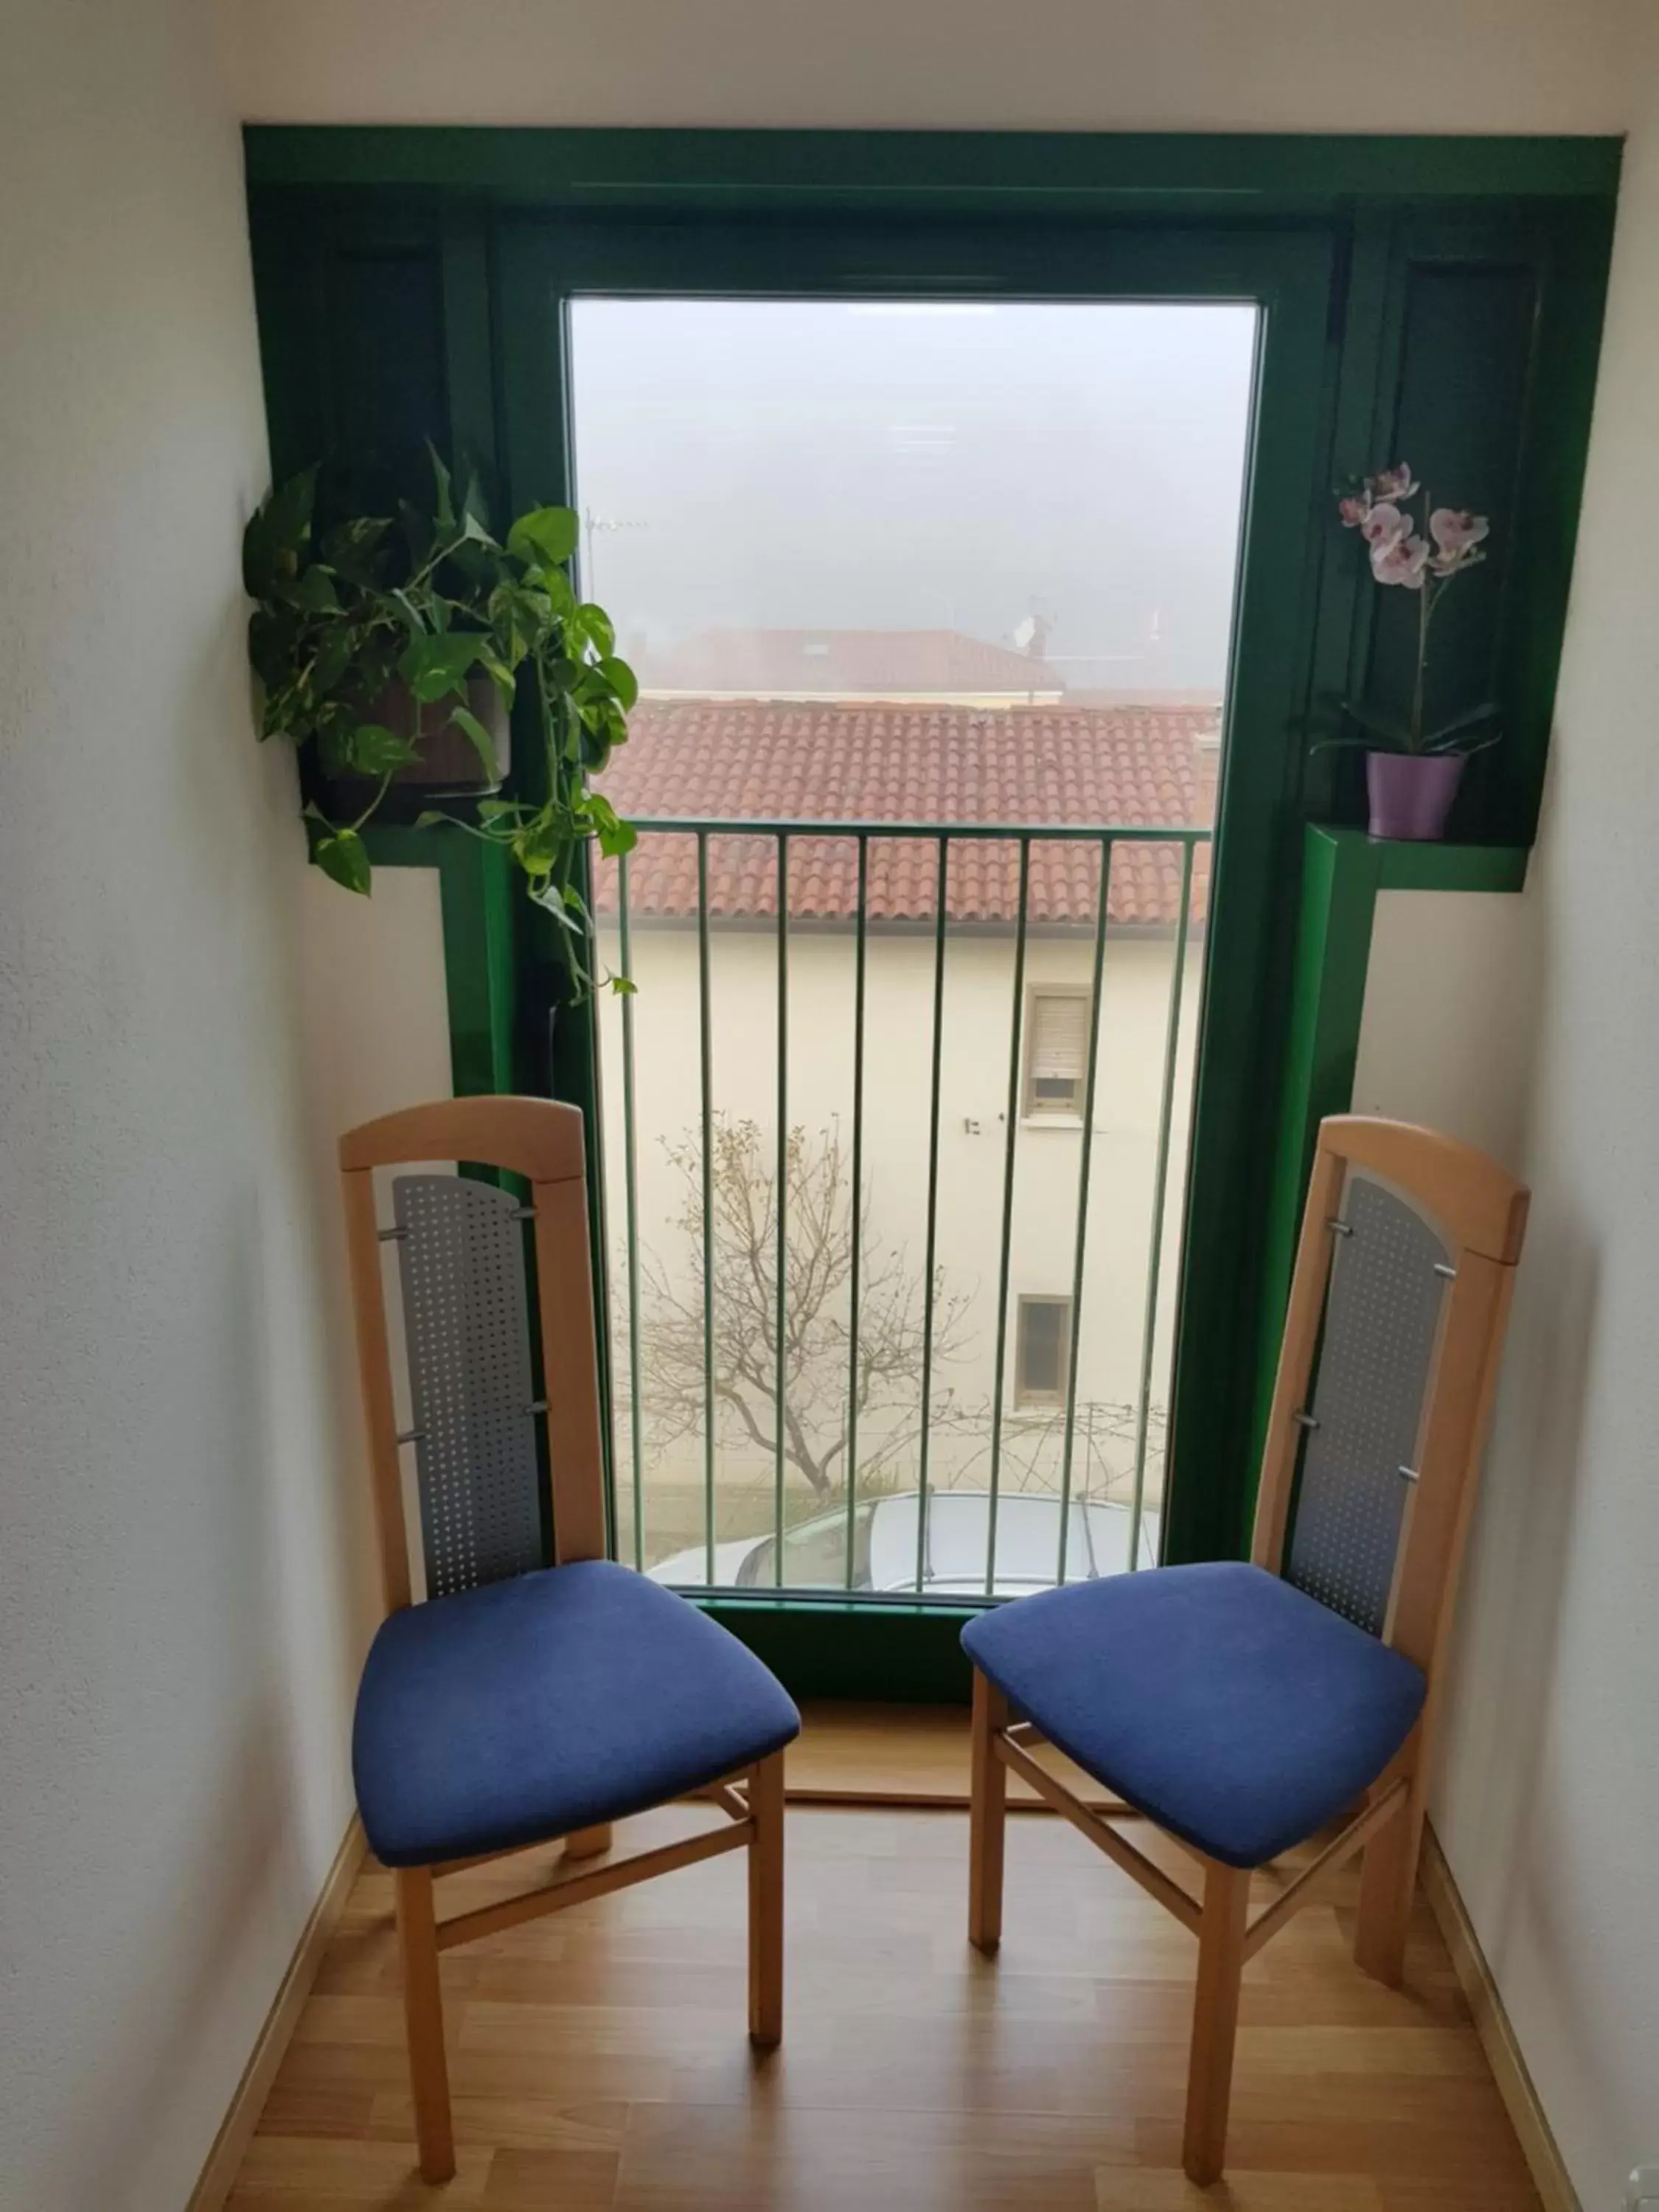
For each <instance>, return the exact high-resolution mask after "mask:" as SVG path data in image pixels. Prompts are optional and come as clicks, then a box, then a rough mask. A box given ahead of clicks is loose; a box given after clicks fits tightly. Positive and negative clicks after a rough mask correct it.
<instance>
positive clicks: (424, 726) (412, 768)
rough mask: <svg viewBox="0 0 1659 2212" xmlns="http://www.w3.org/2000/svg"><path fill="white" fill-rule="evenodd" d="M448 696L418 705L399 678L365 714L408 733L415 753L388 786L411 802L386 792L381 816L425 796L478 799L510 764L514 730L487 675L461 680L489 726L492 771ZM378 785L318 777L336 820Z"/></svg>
mask: <svg viewBox="0 0 1659 2212" xmlns="http://www.w3.org/2000/svg"><path fill="white" fill-rule="evenodd" d="M454 703H455V702H454V701H453V699H438V700H435V701H434V702H432V703H431V704H430V705H429V706H422V705H421V704H420V703H419V702H417V701H416V699H415V698H414V697H413V696H412V695H411V694H410V690H409V687H408V685H407V684H404V683H402V682H401V681H400V682H398V683H396V684H392V686H391V688H390V689H389V690H386V692H384V693H383V694H382V695H381V696H380V698H378V699H377V700H376V701H375V702H374V705H373V706H372V707H371V708H369V710H368V713H367V714H365V715H364V717H363V720H365V721H366V722H380V723H383V724H384V725H385V726H386V728H387V729H389V730H396V731H398V733H399V734H400V735H402V736H404V737H408V738H411V739H412V740H413V742H414V744H416V747H417V748H418V749H419V751H420V756H421V757H420V758H419V760H416V761H410V763H409V765H408V767H407V768H400V769H398V772H397V774H396V775H394V776H393V777H392V793H396V792H400V791H401V792H404V793H407V794H408V798H409V802H410V804H406V805H404V806H403V807H398V806H397V805H395V802H393V801H392V797H391V793H388V794H387V799H388V804H387V807H386V813H385V817H384V818H385V819H386V820H387V821H393V820H398V819H404V820H407V819H410V818H411V817H412V814H413V813H414V812H415V811H418V806H417V805H414V804H413V802H416V801H418V802H419V803H420V804H421V805H423V804H424V803H425V801H426V800H427V799H483V798H486V797H488V795H489V793H491V792H493V791H499V790H500V789H501V783H502V781H503V779H504V778H505V777H506V775H507V769H509V768H510V767H511V765H512V744H513V733H512V726H511V724H510V722H509V720H508V717H507V709H506V708H504V707H503V706H502V704H501V694H500V693H499V692H498V691H497V690H496V689H495V685H494V684H492V683H491V682H490V680H489V678H488V677H487V676H483V675H479V674H476V673H475V674H474V675H471V676H469V677H468V678H467V682H466V704H467V705H468V707H469V708H471V711H472V712H473V713H474V714H476V715H477V718H478V720H480V721H481V722H482V723H483V726H484V727H485V729H486V730H488V731H489V741H490V744H491V745H492V746H493V747H494V749H495V767H496V770H497V773H496V774H495V775H493V776H491V775H488V774H487V773H486V771H485V769H484V764H483V762H482V761H481V760H480V759H479V757H478V749H477V746H476V745H475V744H473V742H472V740H471V738H469V737H468V736H467V735H466V733H465V731H462V730H458V729H457V728H456V727H455V726H454V724H453V722H452V721H451V720H450V719H449V715H450V709H451V708H452V707H453V705H454ZM379 788H380V786H379V783H378V782H377V781H376V780H375V779H374V778H373V777H370V776H362V775H336V776H325V777H323V778H321V779H320V793H319V795H320V797H321V799H322V801H323V806H324V811H325V812H326V813H328V814H329V815H331V817H333V818H334V819H335V820H337V821H338V820H341V819H348V820H349V818H350V817H352V816H354V815H356V814H361V813H362V810H363V809H364V807H365V806H367V805H368V803H369V801H370V799H373V798H374V793H375V792H376V791H377V790H378V789H379Z"/></svg>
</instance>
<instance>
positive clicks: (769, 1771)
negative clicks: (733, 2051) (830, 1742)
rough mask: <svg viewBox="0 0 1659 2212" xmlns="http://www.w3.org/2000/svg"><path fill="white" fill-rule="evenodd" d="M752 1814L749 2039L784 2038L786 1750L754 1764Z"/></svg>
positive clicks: (763, 2044)
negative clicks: (784, 1796) (784, 1816)
mask: <svg viewBox="0 0 1659 2212" xmlns="http://www.w3.org/2000/svg"><path fill="white" fill-rule="evenodd" d="M749 1816H750V1819H751V1820H753V1822H754V1824H755V1832H754V1833H753V1835H751V1836H750V1838H749V2039H750V2042H751V2043H753V2044H755V2045H757V2046H758V2047H759V2048H760V2049H761V2050H763V2051H769V2050H771V2049H772V2048H773V2046H774V2045H776V2044H778V2043H781V2041H782V2040H783V1753H781V1751H775V1752H774V1753H773V1754H772V1756H771V1757H770V1758H769V1759H762V1761H761V1762H760V1765H758V1766H756V1767H751V1768H750V1774H749Z"/></svg>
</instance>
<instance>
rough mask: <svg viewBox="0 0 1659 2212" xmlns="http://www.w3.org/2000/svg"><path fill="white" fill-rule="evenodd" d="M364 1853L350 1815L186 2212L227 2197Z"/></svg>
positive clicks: (216, 2209)
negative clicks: (332, 1861)
mask: <svg viewBox="0 0 1659 2212" xmlns="http://www.w3.org/2000/svg"><path fill="white" fill-rule="evenodd" d="M367 1850H368V1844H367V1843H366V1842H365V1841H364V1838H363V1831H362V1824H361V1822H360V1821H359V1820H358V1819H357V1816H356V1814H355V1813H354V1814H352V1816H351V1822H350V1826H349V1827H348V1828H347V1830H346V1832H345V1834H344V1835H343V1837H342V1838H341V1840H340V1848H339V1850H337V1851H336V1853H335V1854H334V1863H333V1865H332V1866H331V1867H330V1869H329V1870H328V1878H327V1880H326V1881H325V1882H324V1884H323V1887H322V1889H321V1892H320V1893H319V1896H318V1899H317V1902H316V1904H315V1905H313V1907H312V1909H311V1917H310V1919H309V1920H307V1923H306V1924H305V1932H304V1933H303V1934H302V1935H301V1938H300V1941H299V1942H298V1944H297V1945H296V1946H295V1953H294V1956H293V1957H292V1959H290V1960H289V1966H288V1972H287V1973H285V1974H284V1975H283V1982H282V1987H281V1988H280V1989H279V1990H277V1992H276V1997H275V1999H274V2001H273V2002H272V2004H271V2008H270V2011H269V2012H268V2013H267V2014H266V2015H265V2024H264V2027H262V2028H261V2029H260V2031H259V2039H258V2042H257V2043H256V2044H255V2045H254V2046H253V2053H252V2057H250V2058H249V2060H248V2062H247V2064H246V2067H244V2069H242V2078H241V2080H240V2081H239V2082H238V2083H237V2085H236V2093H235V2095H234V2097H233V2098H232V2099H231V2100H230V2109H229V2111H228V2112H227V2113H226V2114H225V2117H224V2120H223V2123H222V2125H221V2127H220V2130H219V2132H218V2134H217V2135H216V2136H215V2137H214V2139H213V2148H212V2149H211V2150H210V2152H209V2153H208V2154H207V2163H206V2165H205V2166H203V2168H202V2172H201V2178H200V2179H199V2180H198V2181H197V2184H196V2186H195V2188H194V2189H193V2190H192V2191H191V2196H190V2202H189V2203H188V2205H187V2206H186V2207H185V2212H220V2207H221V2206H222V2204H223V2203H224V2201H225V2199H226V2198H227V2197H228V2196H229V2194H230V2191H231V2186H232V2184H233V2183H234V2181H235V2179H236V2176H237V2174H238V2172H240V2168H241V2164H242V2160H243V2157H244V2155H245V2154H246V2150H247V2147H248V2145H249V2143H250V2142H252V2140H253V2131H254V2130H255V2129H256V2128H257V2127H258V2124H259V2115H260V2113H261V2112H263V2111H264V2103H265V2099H266V2098H267V2097H268V2096H269V2095H270V2085H271V2083H272V2081H274V2080H275V2079H276V2069H277V2068H278V2067H279V2066H280V2065H281V2064H282V2063H283V2052H284V2051H286V2050H287V2049H288V2045H289V2037H290V2036H291V2035H292V2034H293V2033H294V2030H295V2025H296V2023H297V2022H298V2021H299V2017H300V2008H301V2006H302V2005H303V2004H304V2002H305V2001H306V1999H307V1996H310V1994H311V1985H312V1984H313V1982H314V1981H315V1980H316V1978H317V1969H318V1968H319V1966H321V1964H322V1962H323V1953H324V1952H325V1950H326V1949H327V1948H328V1944H329V1940H330V1938H331V1936H332V1935H333V1933H334V1931H335V1929H336V1928H337V1927H338V1925H339V1923H340V1916H341V1914H342V1913H343V1911H345V1905H346V1899H348V1898H349V1896H350V1894H351V1885H352V1883H353V1882H354V1881H356V1879H357V1870H358V1869H359V1868H360V1867H361V1866H362V1863H363V1857H364V1854H365V1853H366V1851H367Z"/></svg>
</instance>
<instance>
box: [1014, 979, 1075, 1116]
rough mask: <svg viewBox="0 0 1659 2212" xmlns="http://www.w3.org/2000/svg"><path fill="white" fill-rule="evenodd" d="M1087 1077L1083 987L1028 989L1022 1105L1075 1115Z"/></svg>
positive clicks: (1042, 1111)
mask: <svg viewBox="0 0 1659 2212" xmlns="http://www.w3.org/2000/svg"><path fill="white" fill-rule="evenodd" d="M1088 1077H1089V1000H1088V996H1087V994H1086V993H1085V992H1082V991H1075V990H1060V991H1033V992H1032V994H1031V996H1030V1003H1029V1006H1028V1007H1027V1012H1026V1019H1025V1111H1026V1112H1027V1113H1028V1114H1064V1115H1067V1116H1069V1117H1070V1118H1071V1119H1073V1120H1074V1121H1076V1120H1080V1119H1081V1118H1082V1114H1083V1094H1084V1091H1085V1086H1086V1085H1087V1082H1088Z"/></svg>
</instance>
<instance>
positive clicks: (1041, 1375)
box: [1014, 1298, 1072, 1406]
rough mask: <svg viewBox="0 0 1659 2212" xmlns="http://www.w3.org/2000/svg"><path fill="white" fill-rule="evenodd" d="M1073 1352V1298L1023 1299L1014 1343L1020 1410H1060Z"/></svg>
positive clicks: (1017, 1401)
mask: <svg viewBox="0 0 1659 2212" xmlns="http://www.w3.org/2000/svg"><path fill="white" fill-rule="evenodd" d="M1071 1350H1072V1301H1071V1300H1070V1298H1022V1299H1021V1300H1020V1302H1019V1323H1018V1331H1017V1334H1016V1337H1015V1342H1014V1403H1015V1405H1016V1406H1057V1405H1058V1404H1059V1403H1060V1400H1061V1399H1062V1398H1063V1397H1064V1396H1065V1395H1066V1362H1067V1360H1068V1359H1069V1358H1070V1356H1071Z"/></svg>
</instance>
